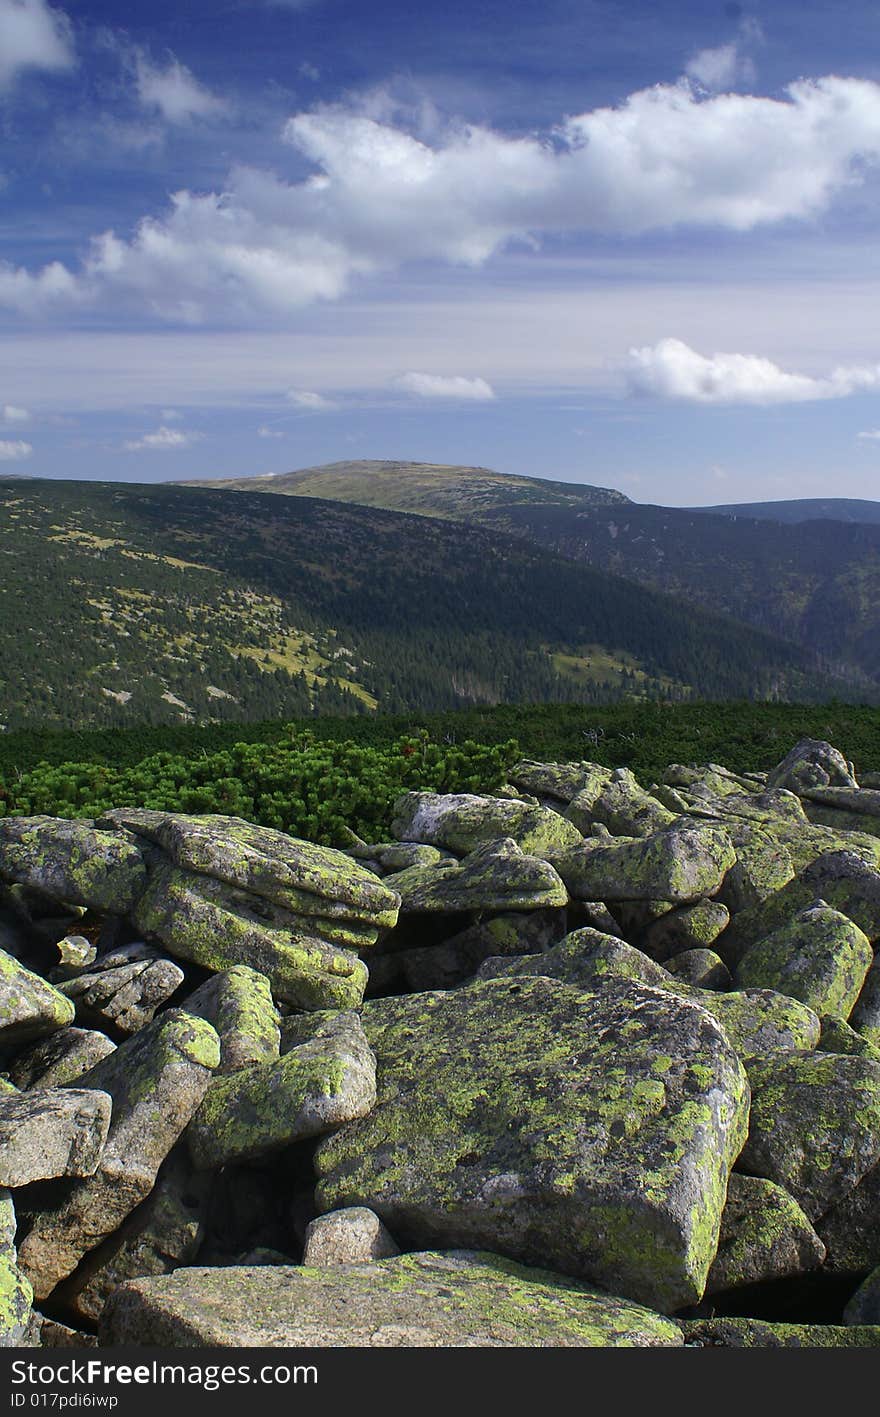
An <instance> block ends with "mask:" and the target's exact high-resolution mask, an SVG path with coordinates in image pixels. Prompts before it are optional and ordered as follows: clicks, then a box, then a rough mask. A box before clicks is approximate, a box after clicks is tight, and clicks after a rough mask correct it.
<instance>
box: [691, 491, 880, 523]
mask: <svg viewBox="0 0 880 1417" xmlns="http://www.w3.org/2000/svg"><path fill="white" fill-rule="evenodd" d="M688 510H689V511H692V512H711V513H715V514H716V515H717V516H722V517H754V518H757V520H758V521H767V522H788V523H793V522H815V521H830V522H867V523H869V524H870V525H872V526H876V525H877V524H880V502H865V501H860V500H859V499H858V498H857V497H805V498H802V499H794V500H793V501H790V502H731V503H729V504H725V505H724V506H720V507H690V508H689V509H688Z"/></svg>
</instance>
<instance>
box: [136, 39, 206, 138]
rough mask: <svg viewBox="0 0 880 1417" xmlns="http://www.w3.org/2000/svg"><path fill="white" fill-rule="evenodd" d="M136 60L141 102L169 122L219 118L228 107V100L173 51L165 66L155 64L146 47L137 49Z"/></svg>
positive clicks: (138, 90) (138, 91)
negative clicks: (213, 89)
mask: <svg viewBox="0 0 880 1417" xmlns="http://www.w3.org/2000/svg"><path fill="white" fill-rule="evenodd" d="M133 64H134V72H135V80H136V83H137V93H138V98H139V100H140V102H141V104H142V105H143V106H144V108H151V109H154V110H158V112H159V113H160V114H161V115H162V117H163V118H164V119H165V120H166V122H168V123H188V122H190V120H191V119H193V118H217V117H219V116H220V115H221V114H223V113H225V112H226V111H227V109H228V104H227V103H226V101H225V100H224V99H222V98H217V97H216V95H214V94H212V93H210V92H209V90H208V89H206V88H205V87H204V86H203V85H202V84H200V83H199V81H198V79H197V78H196V77H195V75H194V74H193V73H192V72H191V70H189V69H188V68H187V67H186V65H185V64H181V63H180V61H179V60H178V59H176V58H175V57H174V55H173V54H170V55H169V56H168V62H167V63H166V64H165V66H164V68H163V67H160V66H159V65H158V64H154V63H153V61H152V59H150V57H149V55H148V54H147V53H146V52H145V51H144V50H142V49H136V50H135V51H134V53H133Z"/></svg>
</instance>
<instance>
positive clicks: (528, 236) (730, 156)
mask: <svg viewBox="0 0 880 1417" xmlns="http://www.w3.org/2000/svg"><path fill="white" fill-rule="evenodd" d="M175 62H176V61H175ZM178 111H179V112H181V113H183V112H184V111H187V112H192V111H194V110H192V109H191V108H190V109H187V107H186V104H185V103H182V106H181V108H180V109H179V110H178ZM285 136H286V138H287V140H288V141H289V142H290V143H291V144H292V145H293V146H294V147H295V148H296V149H297V150H298V152H299V154H300V155H301V156H302V157H305V158H307V159H308V160H309V161H310V162H311V163H312V165H313V168H314V171H313V173H312V175H311V176H309V177H307V178H305V179H304V180H301V181H297V182H287V181H284V180H283V179H282V178H281V177H279V176H278V175H276V174H274V173H272V172H268V171H257V170H255V169H252V168H245V167H238V168H236V169H235V170H234V171H233V172H232V173H231V174H230V176H229V179H228V182H227V184H226V187H225V190H224V191H222V192H211V193H206V194H205V193H203V194H195V193H193V192H190V191H186V190H183V191H180V192H177V193H175V194H174V196H173V197H172V200H171V207H170V210H169V211H168V213H167V214H166V215H165V216H164V217H162V218H161V219H159V218H154V217H147V218H145V219H144V220H143V221H142V222H141V223H140V224H139V225H138V227H137V228H136V230H135V232H134V234H133V236H131V237H130V238H128V239H126V238H123V237H120V236H118V235H117V234H116V233H115V232H113V231H108V232H105V233H104V234H103V235H101V236H99V237H97V238H95V240H94V241H93V243H92V247H91V250H90V253H89V254H88V256H87V258H86V259H85V261H84V262H83V264H82V267H81V268H80V269H79V270H78V271H77V272H76V273H73V272H71V271H68V270H67V269H66V268H65V267H63V266H61V265H60V264H59V263H57V262H56V263H53V264H52V265H50V266H48V267H46V268H45V269H44V270H42V271H39V272H37V273H36V274H32V273H30V272H28V271H26V270H14V269H13V268H11V267H8V266H7V267H5V268H3V269H0V303H4V304H7V305H11V306H13V307H14V308H17V309H20V310H22V311H30V310H35V311H37V312H40V311H44V310H46V309H47V308H51V307H52V306H60V307H64V306H66V305H68V304H69V303H71V302H86V303H92V304H96V305H99V306H103V308H105V309H108V310H112V312H113V313H114V315H115V316H117V317H119V316H121V314H122V312H124V311H128V310H130V309H131V308H132V307H133V308H135V309H136V310H138V311H140V312H144V311H146V312H148V313H149V314H151V315H153V316H159V317H160V318H164V319H169V320H173V321H176V322H180V321H183V322H185V323H189V324H202V323H205V324H207V323H212V322H213V323H224V322H225V323H228V322H230V321H239V322H241V321H250V320H253V319H254V318H257V319H262V320H268V321H269V322H277V321H279V320H283V319H284V318H285V317H286V316H287V315H288V314H289V312H290V311H292V310H296V309H298V308H300V307H302V306H304V305H307V304H309V303H311V302H314V301H316V300H325V299H336V298H338V297H339V296H341V295H342V294H343V293H344V292H345V291H346V289H347V288H348V287H349V285H350V284H351V282H352V280H353V279H354V278H356V277H358V276H363V275H369V274H372V273H377V272H380V271H383V270H394V269H396V268H398V267H399V266H401V265H402V264H404V263H406V262H409V261H444V262H449V263H453V264H465V265H471V266H478V265H480V264H482V263H483V262H485V261H486V260H487V259H489V257H491V256H492V254H493V253H494V252H496V251H498V250H500V249H502V248H503V247H504V246H506V245H507V244H509V243H510V242H512V241H517V240H519V241H523V242H526V241H532V242H533V241H534V239H535V238H536V237H537V236H540V235H542V234H544V233H570V232H600V233H622V234H626V235H636V234H639V233H642V232H647V231H651V230H656V229H664V228H673V227H677V226H682V225H698V226H699V225H702V226H715V227H724V228H728V229H731V230H734V231H749V230H751V229H752V228H754V227H756V226H760V225H761V224H764V223H770V222H777V221H782V220H785V219H793V218H799V219H804V218H809V217H812V216H814V215H816V214H817V213H819V212H821V211H823V210H824V209H825V208H827V207H828V206H829V204H830V203H831V202H832V200H833V199H834V197H835V196H836V195H837V194H838V193H839V192H840V191H841V190H842V189H844V188H846V187H848V186H852V185H854V184H857V183H858V182H860V181H862V180H864V175H865V171H866V168H867V166H868V165H870V164H872V163H874V162H876V161H877V159H878V158H880V84H877V83H874V82H872V81H870V80H867V79H846V78H837V77H833V76H832V77H828V78H824V79H818V80H801V81H799V82H798V83H795V84H792V85H791V86H790V88H789V90H788V93H787V97H786V98H784V99H770V98H758V97H752V96H749V95H743V94H723V95H715V96H712V97H709V96H706V95H705V94H701V93H699V92H698V91H697V90H695V89H694V88H693V87H692V86H691V85H690V84H689V83H687V82H686V81H682V82H681V83H679V84H675V85H668V84H667V85H658V86H657V87H655V88H652V89H644V90H642V91H640V92H639V93H635V94H632V95H631V96H630V97H629V98H628V99H626V101H625V102H624V103H622V104H621V105H620V106H619V107H617V108H601V109H595V110H593V111H592V112H589V113H584V114H581V115H579V116H577V117H573V118H569V119H567V120H566V121H565V122H564V123H563V124H562V126H561V127H560V128H559V129H558V130H557V131H556V132H555V133H554V134H552V135H550V136H549V137H548V139H547V140H541V139H539V138H537V137H529V138H513V137H508V136H506V135H504V134H500V133H496V132H494V131H492V130H491V129H488V128H481V127H461V126H455V125H452V126H447V127H446V128H445V129H444V130H443V132H442V133H441V134H440V135H438V136H436V137H435V138H434V139H433V140H432V141H431V142H430V143H429V142H427V141H422V140H420V139H419V138H416V137H414V136H412V134H410V133H409V132H407V131H405V129H404V128H403V127H402V126H399V125H398V126H395V124H394V123H393V122H391V121H378V120H377V119H375V118H370V117H366V116H364V115H363V114H362V113H355V112H352V111H350V110H346V109H342V108H321V109H318V110H315V111H313V112H310V113H305V114H300V115H299V116H298V117H295V118H293V119H291V120H290V122H289V123H288V124H287V126H286V128H285Z"/></svg>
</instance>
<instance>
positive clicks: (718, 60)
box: [685, 44, 742, 92]
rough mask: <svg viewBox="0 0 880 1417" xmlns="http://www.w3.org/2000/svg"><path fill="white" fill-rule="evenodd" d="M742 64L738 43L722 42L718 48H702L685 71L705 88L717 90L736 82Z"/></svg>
mask: <svg viewBox="0 0 880 1417" xmlns="http://www.w3.org/2000/svg"><path fill="white" fill-rule="evenodd" d="M741 65H742V61H741V59H740V54H739V49H738V47H737V45H735V44H722V45H720V46H719V48H718V49H701V50H700V51H699V53H698V54H695V55H694V57H693V59H691V60H689V62H688V65H687V68H686V70H685V72H686V74H687V76H688V78H689V79H694V80H695V81H696V83H698V84H701V85H702V87H703V88H706V89H711V90H713V91H715V92H717V91H718V90H719V89H723V88H726V87H728V86H730V85H732V84H734V83H735V82H736V80H737V79H738V78H739V77H740V73H741Z"/></svg>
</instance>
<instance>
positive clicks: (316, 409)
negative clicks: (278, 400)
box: [287, 389, 336, 413]
mask: <svg viewBox="0 0 880 1417" xmlns="http://www.w3.org/2000/svg"><path fill="white" fill-rule="evenodd" d="M287 402H288V403H292V404H293V406H294V407H295V408H304V409H307V410H311V411H312V412H313V413H323V412H326V410H327V409H330V408H335V407H336V404H335V403H334V402H333V400H332V399H328V398H325V397H324V395H323V394H316V393H313V392H312V390H311V389H291V390H290V392H289V393H288V395H287Z"/></svg>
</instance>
